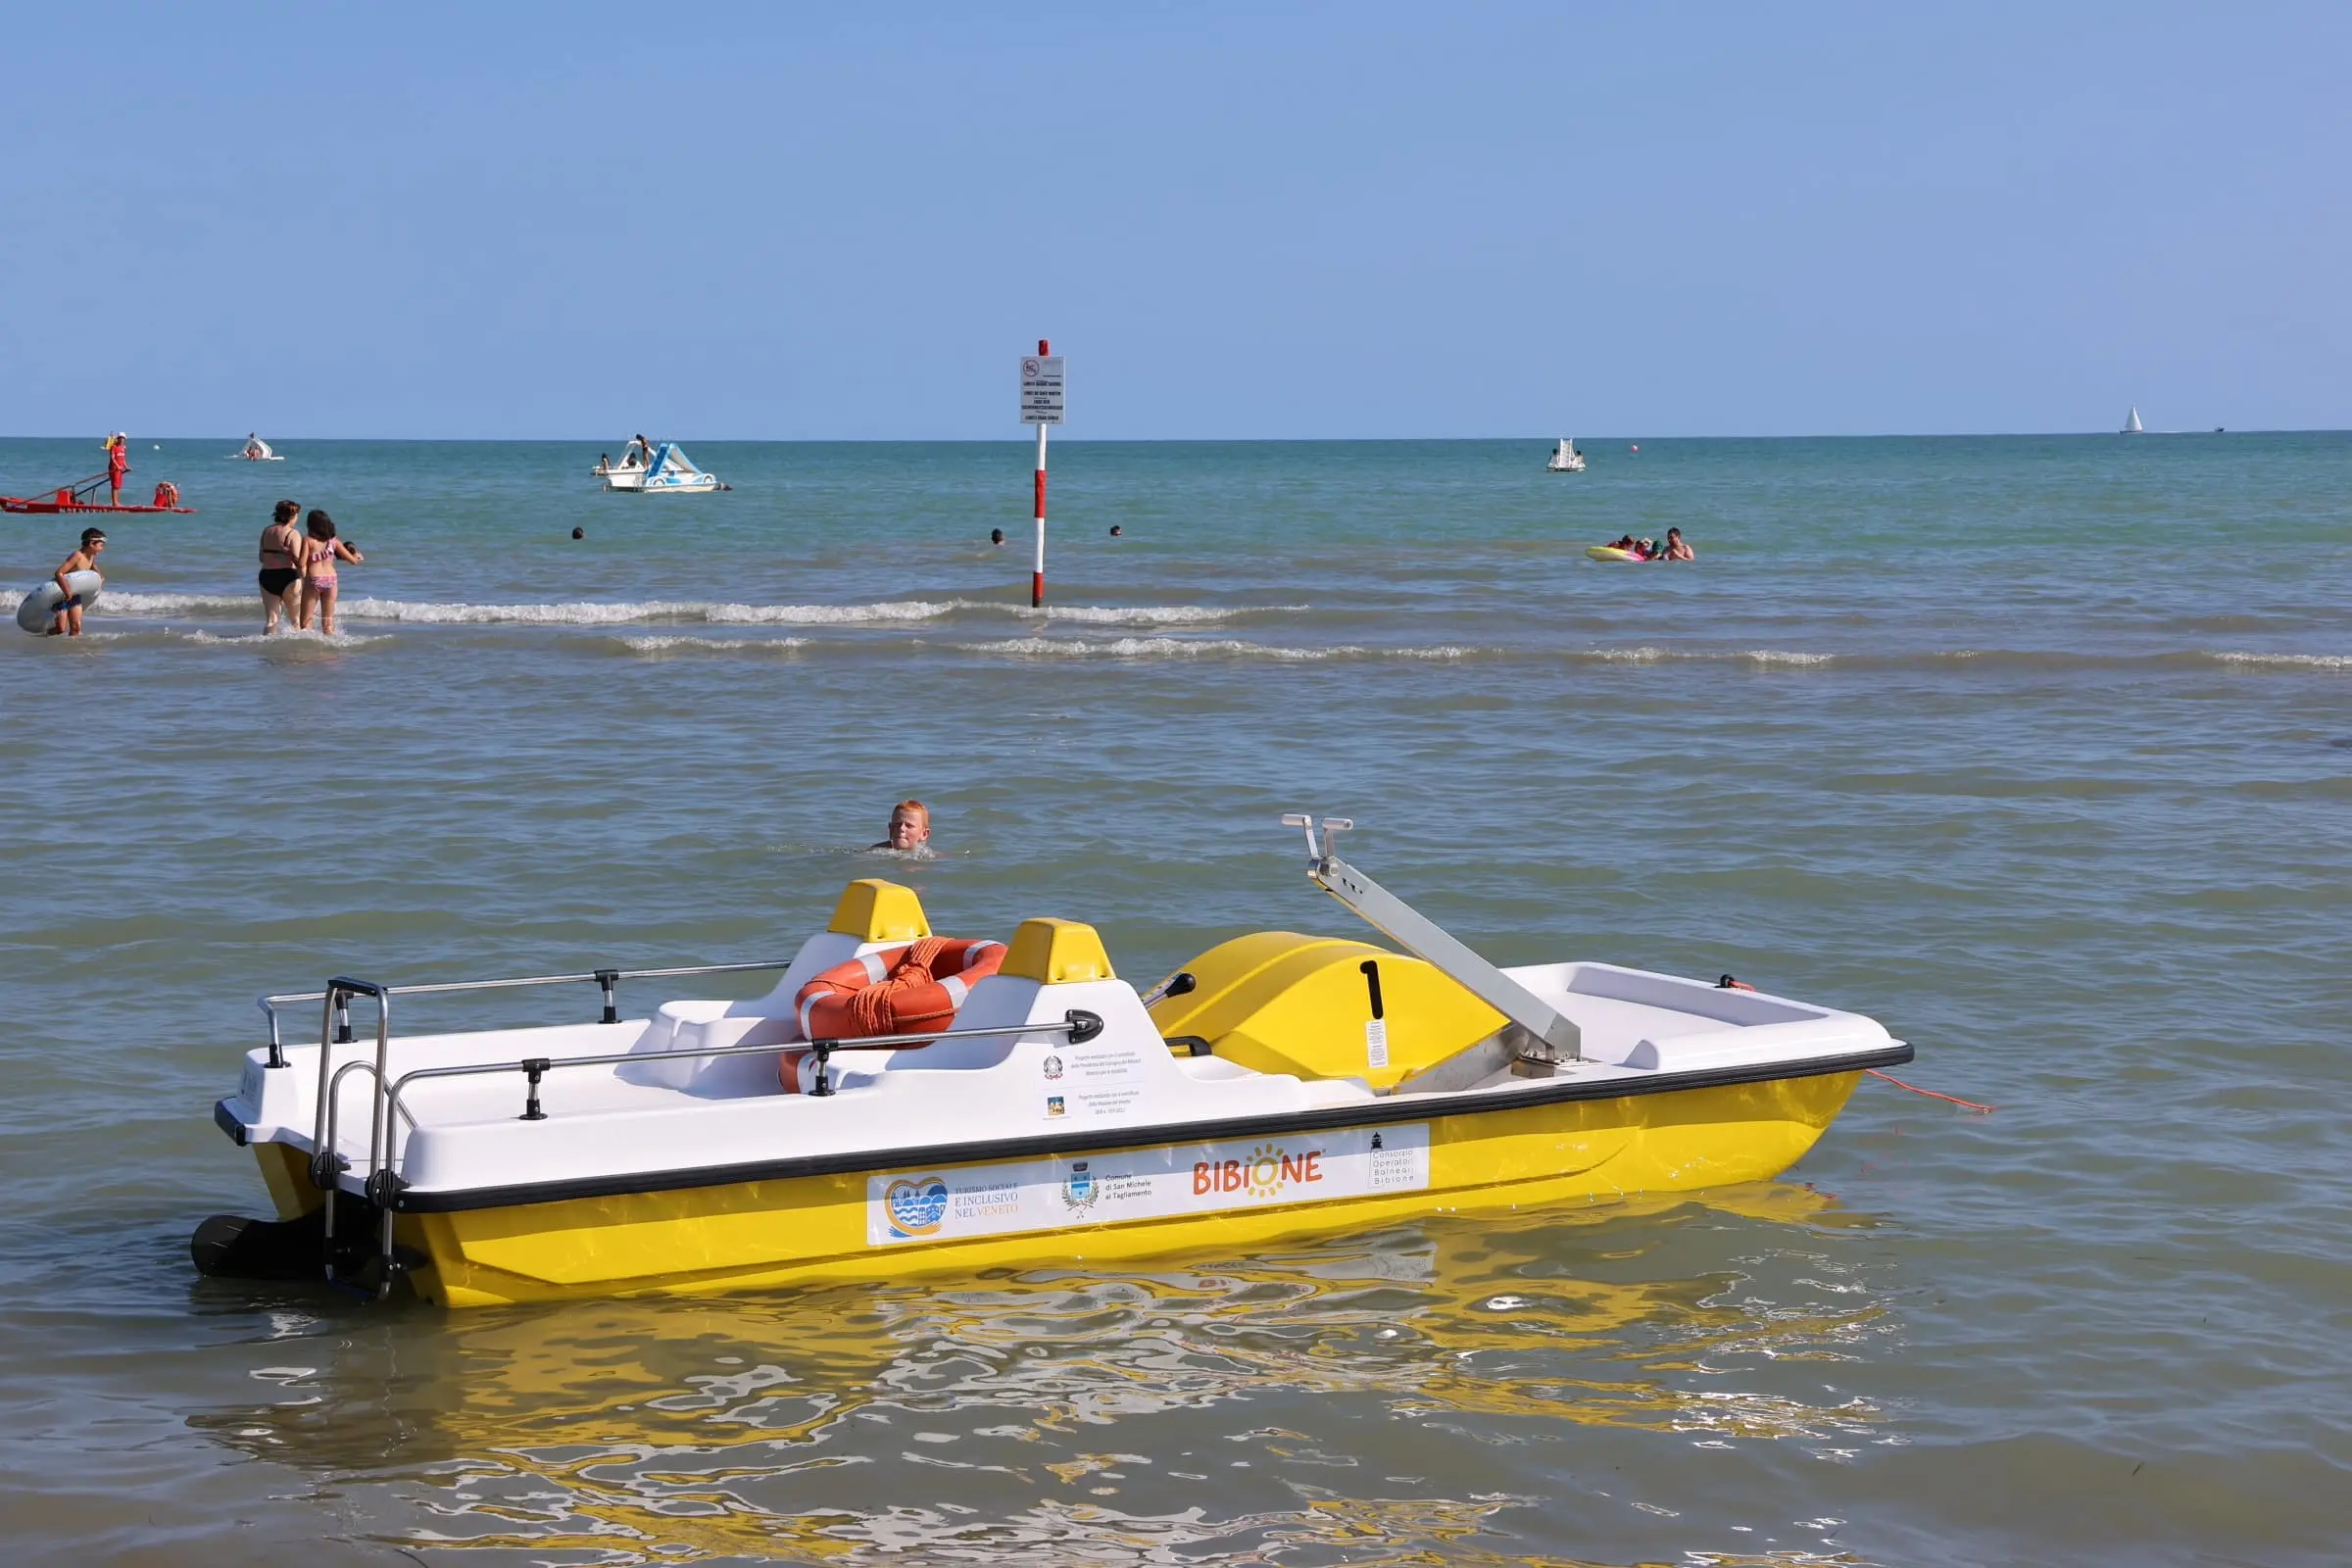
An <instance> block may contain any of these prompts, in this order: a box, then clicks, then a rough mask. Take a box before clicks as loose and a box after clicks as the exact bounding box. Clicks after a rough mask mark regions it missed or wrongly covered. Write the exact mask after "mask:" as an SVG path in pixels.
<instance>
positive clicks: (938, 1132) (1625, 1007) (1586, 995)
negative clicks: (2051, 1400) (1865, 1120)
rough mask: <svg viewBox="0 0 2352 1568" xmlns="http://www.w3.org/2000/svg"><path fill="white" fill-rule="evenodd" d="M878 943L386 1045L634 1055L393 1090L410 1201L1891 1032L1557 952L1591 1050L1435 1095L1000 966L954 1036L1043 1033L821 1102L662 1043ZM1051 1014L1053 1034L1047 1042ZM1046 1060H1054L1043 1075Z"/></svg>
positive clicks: (713, 1034)
mask: <svg viewBox="0 0 2352 1568" xmlns="http://www.w3.org/2000/svg"><path fill="white" fill-rule="evenodd" d="M834 944H838V945H839V947H838V951H835V948H834V946H832V945H834ZM881 946H883V944H879V943H868V944H862V945H858V944H853V943H852V942H851V939H848V938H843V937H830V938H828V937H827V936H819V937H816V938H812V939H811V940H810V942H809V947H808V948H806V949H804V950H803V953H802V955H801V957H800V958H799V959H798V960H796V961H795V963H794V964H793V965H792V967H791V969H790V970H788V971H787V973H786V974H785V976H784V978H783V980H782V981H780V982H779V983H778V984H777V986H776V987H775V989H774V990H773V991H771V992H770V993H768V995H767V996H765V997H762V998H757V999H752V1000H748V1001H741V1002H733V1003H729V1002H719V1001H708V1002H706V1001H687V1002H674V1003H670V1004H667V1005H664V1006H663V1007H662V1008H661V1010H660V1011H659V1012H658V1013H657V1015H656V1016H655V1017H653V1018H650V1019H644V1018H641V1019H631V1020H624V1021H622V1022H619V1023H613V1024H578V1025H558V1026H553V1027H546V1028H536V1029H508V1030H490V1031H476V1032H470V1033H463V1034H440V1035H418V1036H410V1037H401V1036H397V1035H396V1036H395V1037H394V1039H393V1041H392V1047H391V1061H392V1076H393V1077H394V1078H395V1079H397V1078H398V1077H399V1076H400V1075H401V1074H402V1073H404V1072H408V1071H411V1070H413V1069H415V1068H418V1067H427V1066H443V1065H454V1064H459V1063H493V1062H510V1063H511V1062H515V1061H518V1060H520V1059H523V1058H526V1057H536V1056H545V1057H548V1058H550V1059H551V1060H560V1059H562V1058H564V1057H576V1056H594V1055H603V1054H615V1053H620V1052H630V1053H632V1054H633V1059H632V1060H630V1061H628V1062H626V1063H622V1064H618V1065H602V1066H582V1067H575V1068H568V1069H565V1068H558V1069H556V1070H553V1071H551V1072H549V1073H548V1074H547V1076H546V1079H545V1082H544V1084H543V1087H542V1090H541V1099H542V1102H543V1105H544V1108H545V1110H546V1119H545V1120H541V1121H523V1120H521V1119H520V1112H521V1110H522V1106H523V1100H524V1079H523V1075H522V1074H521V1073H520V1072H505V1073H498V1074H492V1075H485V1076H477V1077H463V1078H448V1079H438V1080H428V1081H425V1082H421V1083H417V1084H414V1085H411V1086H410V1088H409V1090H408V1091H407V1092H406V1093H405V1094H404V1095H403V1096H402V1100H401V1103H402V1105H403V1106H404V1107H405V1108H406V1109H407V1110H408V1111H409V1112H410V1113H411V1114H412V1115H413V1116H414V1118H415V1120H414V1125H413V1126H412V1125H409V1124H408V1123H407V1121H406V1119H405V1118H404V1119H403V1122H402V1125H401V1126H400V1128H399V1136H398V1139H397V1144H396V1148H397V1157H396V1159H395V1160H394V1162H393V1168H394V1169H396V1170H397V1171H398V1172H399V1173H400V1175H401V1176H402V1177H403V1179H404V1180H405V1181H406V1182H407V1183H408V1184H409V1186H410V1188H411V1189H412V1191H417V1192H437V1193H449V1194H456V1193H464V1192H469V1191H478V1190H485V1189H499V1188H509V1187H516V1186H537V1185H539V1184H546V1183H563V1182H567V1181H581V1180H595V1179H600V1178H616V1177H622V1176H646V1175H653V1174H656V1173H660V1172H663V1171H679V1172H688V1171H694V1170H710V1169H712V1168H716V1167H727V1166H748V1165H756V1164H759V1163H760V1162H763V1161H775V1160H779V1159H786V1158H794V1157H799V1156H825V1155H854V1154H857V1153H859V1152H874V1153H877V1154H881V1153H883V1152H894V1153H897V1154H900V1155H904V1156H907V1157H912V1158H917V1159H928V1160H930V1161H932V1162H937V1161H942V1160H953V1159H955V1158H956V1152H957V1151H958V1150H959V1149H963V1148H968V1147H970V1146H973V1145H978V1144H987V1143H990V1142H995V1141H1000V1140H1005V1139H1017V1138H1023V1137H1040V1136H1048V1137H1051V1136H1056V1135H1063V1134H1066V1135H1068V1136H1069V1137H1070V1139H1071V1141H1072V1142H1073V1143H1074V1144H1075V1143H1080V1142H1083V1143H1084V1144H1086V1145H1089V1146H1092V1147H1102V1146H1103V1144H1104V1143H1105V1142H1106V1135H1109V1136H1110V1137H1111V1138H1115V1141H1116V1142H1118V1143H1122V1144H1124V1143H1129V1142H1132V1143H1135V1144H1153V1143H1182V1142H1186V1141H1188V1140H1189V1139H1190V1138H1192V1137H1193V1136H1194V1134H1193V1133H1192V1132H1190V1131H1188V1128H1192V1127H1201V1126H1204V1125H1206V1124H1209V1123H1214V1122H1220V1121H1226V1120H1230V1119H1233V1118H1247V1117H1257V1116H1270V1117H1280V1116H1284V1115H1294V1114H1298V1113H1300V1112H1317V1113H1321V1115H1329V1114H1330V1113H1332V1112H1335V1111H1336V1112H1340V1113H1341V1114H1342V1116H1343V1118H1344V1113H1345V1111H1346V1110H1347V1109H1348V1108H1350V1107H1371V1106H1384V1107H1394V1106H1399V1105H1403V1104H1408V1103H1426V1104H1427V1105H1428V1106H1429V1109H1430V1114H1432V1115H1440V1114H1450V1113H1458V1112H1460V1111H1462V1110H1464V1109H1466V1108H1469V1107H1471V1106H1473V1105H1480V1104H1492V1105H1494V1106H1495V1108H1500V1107H1501V1106H1502V1105H1503V1104H1507V1103H1509V1101H1510V1100H1511V1099H1512V1098H1514V1097H1522V1096H1530V1095H1543V1094H1544V1092H1545V1091H1551V1092H1552V1093H1554V1094H1556V1093H1557V1089H1558V1086H1560V1085H1562V1084H1563V1083H1576V1084H1593V1085H1598V1084H1611V1085H1617V1084H1622V1085H1623V1086H1624V1088H1625V1090H1626V1091H1627V1092H1629V1093H1634V1092H1639V1091H1641V1090H1642V1089H1644V1088H1652V1087H1654V1088H1659V1089H1663V1088H1668V1087H1671V1086H1672V1083H1671V1081H1672V1080H1675V1079H1680V1078H1685V1077H1693V1076H1697V1075H1708V1074H1724V1073H1733V1074H1738V1075H1740V1076H1746V1077H1771V1076H1776V1075H1777V1074H1776V1072H1775V1071H1774V1069H1778V1068H1787V1069H1789V1072H1790V1073H1791V1074H1795V1073H1801V1072H1803V1071H1805V1070H1806V1069H1807V1068H1808V1066H1809V1065H1811V1064H1820V1063H1826V1062H1829V1061H1833V1060H1837V1059H1840V1058H1846V1057H1851V1056H1855V1055H1858V1054H1866V1053H1871V1052H1877V1051H1883V1050H1886V1049H1888V1048H1890V1047H1892V1046H1894V1045H1895V1044H1896V1043H1895V1042H1894V1041H1893V1040H1892V1039H1890V1037H1889V1036H1888V1035H1887V1031H1886V1030H1885V1029H1884V1028H1883V1027H1881V1026H1880V1025H1879V1024H1878V1023H1877V1022H1875V1021H1874V1020H1872V1019H1870V1018H1866V1017H1863V1016H1861V1015H1860V1014H1856V1013H1849V1012H1839V1011H1836V1010H1833V1009H1830V1008H1826V1007H1818V1006H1812V1005H1806V1004H1803V1003H1798V1002H1791V1001H1789V1000H1786V999H1784V998H1780V997H1775V996H1769V995H1765V994H1762V993H1757V992H1747V991H1729V990H1718V989H1716V988H1715V987H1713V986H1710V985H1708V984H1706V983H1704V982H1702V981H1695V980H1685V979H1680V978H1677V977H1674V976H1671V975H1663V974H1656V973H1652V972H1649V971H1645V970H1638V969H1625V968H1620V967H1617V966H1615V965H1612V964H1603V963H1554V964H1537V965H1529V966H1525V967H1520V968H1513V969H1508V970H1505V971H1504V972H1505V973H1507V974H1509V975H1510V976H1511V977H1512V978H1514V979H1516V980H1518V981H1519V982H1520V983H1521V984H1523V985H1525V986H1527V987H1528V988H1529V989H1530V990H1531V991H1533V992H1534V993H1535V994H1536V995H1538V996H1539V997H1541V998H1543V999H1544V1001H1546V1002H1548V1003H1549V1004H1551V1005H1553V1006H1555V1007H1557V1008H1558V1009H1559V1010H1560V1011H1561V1012H1563V1013H1564V1014H1566V1015H1567V1016H1568V1017H1569V1018H1571V1019H1573V1020H1574V1021H1575V1022H1576V1023H1577V1024H1578V1025H1579V1026H1580V1027H1581V1029H1582V1030H1583V1039H1584V1043H1583V1050H1584V1056H1585V1059H1583V1060H1581V1061H1577V1062H1572V1063H1563V1064H1561V1066H1560V1067H1559V1069H1558V1071H1557V1073H1556V1075H1554V1076H1552V1077H1550V1078H1537V1079H1529V1078H1523V1077H1518V1076H1515V1075H1513V1074H1512V1073H1511V1072H1510V1071H1509V1070H1508V1068H1507V1067H1505V1068H1503V1069H1500V1070H1497V1071H1495V1072H1493V1073H1490V1074H1488V1075H1487V1076H1486V1077H1485V1078H1484V1079H1482V1080H1481V1081H1479V1082H1476V1083H1474V1084H1472V1085H1471V1086H1469V1087H1467V1088H1463V1089H1459V1090H1453V1091H1449V1092H1445V1093H1425V1094H1388V1095H1384V1094H1381V1093H1377V1092H1375V1091H1373V1090H1372V1089H1370V1088H1368V1087H1367V1086H1366V1085H1365V1084H1364V1083H1363V1082H1362V1081H1361V1080H1359V1079H1351V1078H1350V1079H1315V1080H1305V1081H1302V1080H1300V1079H1299V1078H1295V1077H1291V1076H1288V1075H1281V1074H1269V1073H1260V1072H1256V1071H1252V1070H1251V1069H1250V1068H1247V1067H1243V1066H1241V1065H1239V1064H1238V1063H1234V1062H1231V1061H1226V1060H1222V1059H1220V1058H1218V1057H1216V1056H1213V1055H1212V1056H1198V1057H1192V1056H1179V1055H1177V1054H1174V1053H1172V1052H1171V1051H1170V1050H1169V1048H1168V1046H1167V1044H1166V1042H1165V1041H1164V1040H1163V1039H1162V1037H1161V1036H1160V1034H1159V1032H1158V1030H1157V1029H1156V1028H1155V1027H1154V1026H1153V1024H1152V1019H1151V1016H1150V1014H1149V1013H1148V1012H1146V1011H1145V1009H1144V1006H1143V1003H1142V1000H1141V999H1140V998H1139V997H1138V995H1137V994H1136V992H1135V990H1134V988H1133V987H1131V986H1129V985H1128V984H1127V983H1126V982H1124V981H1119V980H1096V981H1085V982H1078V983H1071V984H1061V985H1054V986H1041V985H1040V984H1039V983H1037V982H1036V981H1033V980H1026V979H1019V978H1015V977H1012V976H1006V975H998V976H994V977H992V978H990V979H987V980H984V981H982V982H980V983H979V984H978V985H976V986H975V987H973V989H972V993H971V996H970V998H969V1000H968V1001H966V1003H965V1004H964V1006H963V1008H962V1011H961V1013H960V1014H959V1016H958V1017H957V1019H956V1027H957V1028H983V1027H994V1026H997V1025H1000V1024H1012V1023H1033V1024H1036V1025H1039V1026H1040V1029H1039V1032H1037V1033H1031V1034H1022V1035H1017V1036H1016V1035H1005V1036H999V1037H994V1038H988V1039H959V1040H946V1041H940V1042H938V1043H936V1044H934V1045H931V1046H929V1047H927V1048H924V1049H922V1050H918V1051H907V1052H859V1053H844V1054H840V1055H837V1056H836V1057H835V1058H834V1062H833V1074H834V1082H835V1083H836V1084H837V1085H838V1093H836V1094H834V1095H831V1096H828V1097H824V1098H814V1097H810V1096H807V1095H787V1094H785V1093H783V1092H782V1091H781V1089H780V1088H779V1087H778V1085H777V1079H776V1057H775V1056H774V1055H773V1054H768V1053H764V1052H762V1053H760V1054H751V1055H743V1056H733V1057H719V1058H702V1059H697V1058H691V1057H683V1056H678V1055H675V1054H672V1053H673V1051H674V1050H675V1048H676V1047H677V1046H679V1045H681V1044H683V1045H709V1046H715V1045H729V1044H744V1045H754V1044H761V1045H764V1044H776V1045H783V1044H789V1043H791V1042H792V1041H794V1040H797V1039H798V1038H799V1030H798V1025H797V1023H796V1022H795V1021H794V1019H793V1017H792V1015H791V999H792V997H793V995H794V994H795V992H796V991H797V990H798V989H799V987H800V985H801V983H802V980H803V978H804V977H805V975H809V974H814V973H815V972H817V971H818V970H820V969H821V968H823V967H825V966H827V965H828V964H830V963H833V962H837V961H839V959H840V958H841V957H843V956H848V955H849V954H850V953H852V952H867V951H872V950H874V949H875V948H878V947H881ZM1073 1007H1076V1008H1084V1009H1087V1010H1089V1011H1092V1012H1095V1013H1098V1014H1099V1015H1101V1017H1102V1018H1103V1021H1104V1028H1103V1034H1102V1035H1101V1036H1100V1037H1099V1038H1097V1039H1096V1040H1094V1041H1092V1042H1091V1043H1089V1044H1086V1045H1083V1046H1075V1047H1074V1046H1072V1045H1070V1044H1069V1043H1068V1042H1067V1041H1066V1040H1065V1039H1064V1038H1063V1037H1062V1035H1061V1034H1060V1033H1059V1032H1058V1027H1057V1026H1059V1025H1060V1024H1061V1021H1062V1018H1063V1015H1064V1013H1065V1012H1066V1011H1067V1010H1068V1009H1070V1008H1073ZM1047 1025H1052V1026H1056V1031H1055V1032H1054V1033H1051V1034H1049V1033H1047V1032H1045V1029H1044V1026H1047ZM333 1050H334V1060H335V1063H336V1064H337V1065H338V1066H340V1064H341V1063H342V1062H344V1061H347V1060H351V1061H360V1060H366V1061H372V1060H373V1058H374V1054H375V1044H374V1042H373V1040H372V1039H368V1040H362V1041H360V1042H357V1043H355V1044H351V1045H339V1046H336V1047H334V1048H333ZM1049 1056H1053V1057H1058V1058H1059V1061H1060V1070H1059V1073H1058V1074H1057V1075H1056V1076H1054V1077H1052V1078H1049V1077H1048V1061H1047V1058H1048V1057H1049ZM286 1057H287V1065H286V1066H285V1067H283V1068H279V1069H275V1070H271V1069H269V1068H268V1067H267V1066H266V1062H267V1059H268V1054H267V1052H266V1051H262V1050H256V1051H254V1052H252V1053H250V1054H248V1056H247V1058H246V1062H245V1068H244V1075H243V1080H242V1083H241V1085H240V1087H239V1090H238V1093H237V1095H236V1096H235V1097H234V1098H232V1099H231V1100H229V1101H227V1102H225V1103H224V1109H225V1110H226V1112H227V1113H228V1114H230V1115H232V1116H234V1117H235V1118H236V1119H237V1120H238V1121H240V1122H241V1123H243V1124H244V1126H245V1129H246V1134H247V1138H248V1140H249V1141H251V1142H255V1143H260V1142H277V1143H284V1144H288V1145H292V1146H294V1147H295V1148H298V1149H300V1150H303V1151H305V1152H309V1151H310V1150H311V1149H312V1147H313V1145H312V1128H313V1125H314V1120H315V1114H314V1107H315V1104H316V1100H315V1095H316V1087H317V1083H318V1077H319V1047H318V1046H316V1045H312V1046H307V1047H302V1046H296V1047H290V1048H288V1050H287V1052H286ZM1113 1058H1120V1059H1121V1060H1122V1061H1123V1062H1124V1065H1123V1066H1122V1067H1121V1068H1120V1069H1119V1071H1118V1072H1116V1073H1115V1074H1112V1075H1110V1076H1107V1077H1101V1078H1082V1077H1081V1075H1080V1070H1081V1068H1082V1067H1084V1066H1092V1065H1095V1064H1099V1063H1103V1062H1106V1061H1110V1060H1112V1059H1113ZM1090 1086H1091V1087H1090ZM1130 1091H1131V1092H1130ZM1050 1095H1059V1096H1060V1097H1061V1098H1062V1101H1063V1103H1064V1108H1063V1111H1062V1113H1061V1114H1059V1115H1053V1114H1049V1111H1048V1100H1049V1096H1050ZM1090 1097H1091V1098H1090ZM370 1108H371V1107H370V1095H369V1082H368V1074H367V1073H365V1072H354V1073H351V1074H349V1075H347V1076H346V1077H345V1079H344V1082H343V1088H342V1091H341V1095H340V1103H339V1104H338V1106H337V1129H336V1137H335V1143H336V1146H337V1149H338V1151H339V1152H341V1153H342V1154H343V1155H344V1156H345V1157H346V1158H347V1159H348V1160H349V1161H350V1162H351V1164H350V1170H349V1171H348V1173H347V1174H346V1176H345V1177H344V1185H345V1186H346V1188H348V1189H349V1190H353V1191H357V1190H358V1188H359V1184H360V1182H361V1181H362V1180H363V1179H364V1178H365V1176H366V1174H367V1166H368V1119H369V1114H370ZM1391 1114H1392V1115H1393V1114H1394V1112H1393V1111H1392V1112H1391ZM1318 1119H1320V1116H1319V1117H1318ZM1129 1129H1132V1130H1133V1133H1134V1137H1133V1138H1132V1139H1129V1138H1128V1137H1127V1136H1126V1133H1127V1132H1128V1130H1129ZM657 1185H658V1184H657ZM680 1185H691V1183H688V1182H681V1183H680Z"/></svg>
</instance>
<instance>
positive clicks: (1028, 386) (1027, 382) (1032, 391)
mask: <svg viewBox="0 0 2352 1568" xmlns="http://www.w3.org/2000/svg"><path fill="white" fill-rule="evenodd" d="M1061 365H1062V357H1061V356H1060V355H1058V354H1046V355H1038V354H1026V355H1023V356H1022V357H1021V422H1022V423H1023V424H1059V423H1061V422H1062V417H1061Z"/></svg>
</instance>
